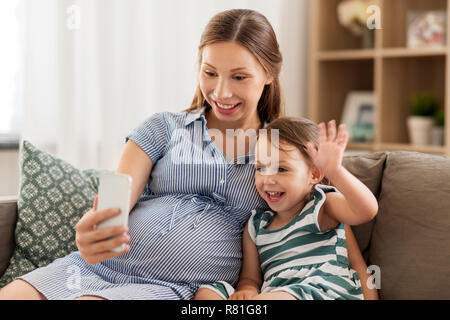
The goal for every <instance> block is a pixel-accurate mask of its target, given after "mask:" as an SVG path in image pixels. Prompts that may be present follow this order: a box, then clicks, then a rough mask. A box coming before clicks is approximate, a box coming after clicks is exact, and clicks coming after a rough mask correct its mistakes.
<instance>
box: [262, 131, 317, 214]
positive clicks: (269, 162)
mask: <svg viewBox="0 0 450 320" xmlns="http://www.w3.org/2000/svg"><path fill="white" fill-rule="evenodd" d="M281 144H282V148H283V149H284V150H280V149H278V148H276V147H275V146H274V145H273V144H271V143H270V142H269V141H268V139H267V137H266V136H264V135H261V136H260V137H259V139H258V141H257V143H256V167H255V168H256V172H255V184H256V188H257V190H258V192H259V194H260V195H261V197H262V198H263V199H264V200H265V201H266V202H267V204H268V205H269V207H270V208H271V209H272V210H273V211H276V212H277V213H278V214H280V215H286V216H287V217H291V216H292V215H294V214H297V213H299V212H300V211H301V209H302V208H303V206H304V205H305V200H306V197H307V196H308V195H309V193H310V192H311V190H312V188H313V186H314V184H316V183H318V182H319V181H318V177H317V171H316V170H313V168H312V167H310V166H309V165H308V163H307V162H306V160H305V158H304V157H303V155H302V154H301V152H300V151H299V150H298V149H297V148H295V147H294V146H290V145H287V144H286V143H283V142H281ZM274 152H277V153H278V156H277V155H276V154H274ZM277 158H278V161H276V159H277ZM277 162H278V163H277Z"/></svg>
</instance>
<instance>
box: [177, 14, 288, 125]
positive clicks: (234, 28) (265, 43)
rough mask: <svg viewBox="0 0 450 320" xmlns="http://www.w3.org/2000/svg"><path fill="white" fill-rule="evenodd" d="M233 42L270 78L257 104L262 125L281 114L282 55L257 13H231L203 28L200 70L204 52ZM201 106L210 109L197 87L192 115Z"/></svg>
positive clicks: (262, 19)
mask: <svg viewBox="0 0 450 320" xmlns="http://www.w3.org/2000/svg"><path fill="white" fill-rule="evenodd" d="M228 41H236V42H237V43H239V44H241V45H242V46H244V47H245V48H247V50H249V51H250V52H251V53H252V54H253V55H254V56H255V57H256V59H257V60H258V61H259V63H260V64H261V65H262V67H263V68H264V70H265V72H266V73H267V74H268V75H270V76H271V77H272V78H273V81H272V83H271V84H268V85H266V86H265V87H264V90H263V93H262V95H261V98H260V100H259V102H258V115H259V118H260V120H261V122H263V123H264V122H270V121H272V120H274V119H276V118H278V117H279V116H281V115H282V114H283V113H284V110H282V109H283V101H282V100H283V98H282V93H281V86H280V80H279V74H280V71H281V64H282V61H283V59H282V55H281V52H280V48H279V45H278V42H277V37H276V35H275V32H274V31H273V28H272V26H271V24H270V22H269V21H268V20H267V18H266V17H265V16H264V15H262V14H260V13H259V12H256V11H253V10H248V9H233V10H227V11H223V12H220V13H218V14H217V15H215V16H214V17H212V19H211V20H210V21H209V23H208V25H207V26H206V28H205V30H204V32H203V34H202V37H201V40H200V45H199V47H198V62H199V66H200V64H201V62H202V52H203V48H204V47H205V46H207V45H210V44H213V43H217V42H228ZM203 106H207V107H211V106H210V105H209V104H208V102H207V101H206V99H205V97H204V96H203V94H202V91H201V90H200V86H199V85H198V86H197V90H196V92H195V96H194V99H193V100H192V104H191V106H190V108H188V109H186V110H185V111H187V112H191V111H194V110H198V109H201V108H202V107H203Z"/></svg>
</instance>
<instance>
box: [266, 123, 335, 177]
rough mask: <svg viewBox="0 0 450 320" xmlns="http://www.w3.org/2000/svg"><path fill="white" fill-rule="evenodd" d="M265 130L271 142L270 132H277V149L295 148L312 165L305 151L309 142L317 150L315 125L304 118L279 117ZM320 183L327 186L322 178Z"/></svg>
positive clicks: (317, 135) (317, 139)
mask: <svg viewBox="0 0 450 320" xmlns="http://www.w3.org/2000/svg"><path fill="white" fill-rule="evenodd" d="M265 129H267V138H268V139H269V141H272V134H274V132H272V131H273V130H275V129H277V130H278V142H279V145H278V146H276V147H277V148H279V149H280V150H283V151H286V149H285V148H286V146H292V147H295V148H296V149H297V150H299V151H300V153H301V154H302V156H303V158H304V159H305V160H306V162H307V163H308V164H309V166H312V165H313V160H312V159H311V157H310V156H309V154H308V152H307V151H306V145H307V144H308V143H309V142H310V143H312V145H313V147H314V148H315V149H316V150H317V149H318V148H319V131H318V128H317V124H316V123H314V122H313V121H311V120H308V119H305V118H299V117H281V118H278V119H275V120H274V121H272V122H271V123H269V124H268V125H267V127H265ZM320 183H321V184H328V180H327V179H326V178H324V179H323V180H322V181H321V182H320Z"/></svg>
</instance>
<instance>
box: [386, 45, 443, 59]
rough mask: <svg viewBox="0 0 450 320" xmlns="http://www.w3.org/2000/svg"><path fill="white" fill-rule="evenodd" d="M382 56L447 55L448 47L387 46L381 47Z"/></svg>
mask: <svg viewBox="0 0 450 320" xmlns="http://www.w3.org/2000/svg"><path fill="white" fill-rule="evenodd" d="M380 52H381V56H383V57H385V58H401V57H426V56H445V55H446V54H447V47H440V48H403V47H399V48H385V49H381V50H380Z"/></svg>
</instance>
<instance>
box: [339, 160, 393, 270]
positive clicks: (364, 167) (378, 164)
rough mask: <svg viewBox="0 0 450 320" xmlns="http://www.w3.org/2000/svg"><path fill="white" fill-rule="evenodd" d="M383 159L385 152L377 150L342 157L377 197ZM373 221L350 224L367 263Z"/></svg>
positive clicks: (347, 167) (344, 164)
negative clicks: (375, 151) (355, 224)
mask: <svg viewBox="0 0 450 320" xmlns="http://www.w3.org/2000/svg"><path fill="white" fill-rule="evenodd" d="M385 161H386V153H384V152H377V153H371V154H366V155H358V156H346V157H344V159H343V166H344V167H345V168H346V169H347V170H348V171H350V172H351V173H352V174H353V175H355V176H356V177H357V178H358V179H359V180H361V182H363V183H364V184H365V185H366V186H367V187H368V188H369V189H370V191H372V193H373V194H374V195H375V197H377V198H378V196H379V194H380V185H381V177H382V175H383V169H384V165H385ZM374 223H375V220H372V221H370V222H368V223H365V224H362V225H359V226H352V230H353V233H354V234H355V238H356V241H357V242H358V245H359V249H360V250H361V252H362V254H363V257H364V259H365V260H366V263H368V258H369V252H368V249H369V245H370V238H371V236H372V228H373V225H374Z"/></svg>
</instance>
